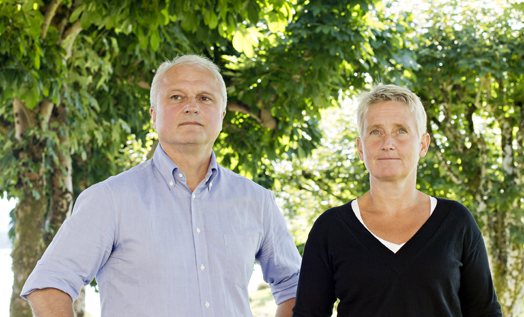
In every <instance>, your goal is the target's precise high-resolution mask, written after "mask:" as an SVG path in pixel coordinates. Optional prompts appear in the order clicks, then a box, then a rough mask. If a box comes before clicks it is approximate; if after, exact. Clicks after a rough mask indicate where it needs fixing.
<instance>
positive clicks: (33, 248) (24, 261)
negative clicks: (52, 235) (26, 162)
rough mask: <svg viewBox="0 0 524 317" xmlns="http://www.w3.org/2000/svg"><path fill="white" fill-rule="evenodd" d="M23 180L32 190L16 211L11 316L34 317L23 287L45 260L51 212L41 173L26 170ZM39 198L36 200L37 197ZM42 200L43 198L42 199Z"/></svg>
mask: <svg viewBox="0 0 524 317" xmlns="http://www.w3.org/2000/svg"><path fill="white" fill-rule="evenodd" d="M20 174H21V177H22V178H23V177H26V178H27V179H30V180H31V183H32V186H29V185H27V184H24V185H23V193H24V194H23V196H22V197H20V199H19V202H18V205H17V206H16V209H15V214H16V224H15V234H16V235H15V241H14V243H13V252H12V253H11V257H12V258H13V274H14V281H13V293H12V295H11V308H10V310H11V316H16V317H31V316H32V315H33V314H32V312H31V308H30V307H29V304H28V303H27V302H26V301H25V300H24V299H22V298H21V297H20V292H21V291H22V287H23V286H24V284H25V281H26V280H27V277H28V276H29V274H30V273H31V272H32V271H33V268H34V267H35V266H36V262H37V261H38V260H39V259H40V258H41V257H42V254H43V251H44V249H45V243H44V240H43V238H42V226H43V222H44V216H45V213H46V212H47V200H46V199H45V196H44V193H43V192H42V191H41V190H37V189H36V188H37V187H41V186H42V185H43V183H44V180H43V177H42V176H43V175H41V173H35V172H31V171H30V170H26V171H23V172H21V173H20ZM35 196H36V197H35ZM38 196H40V197H38Z"/></svg>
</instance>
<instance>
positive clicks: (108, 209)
mask: <svg viewBox="0 0 524 317" xmlns="http://www.w3.org/2000/svg"><path fill="white" fill-rule="evenodd" d="M113 210H114V208H113V206H112V200H111V197H110V192H109V189H108V187H107V185H106V184H103V183H101V184H97V185H94V186H91V187H90V188H88V189H87V190H85V191H84V192H82V194H81V195H80V196H79V197H78V199H77V201H76V203H75V206H74V209H73V214H72V216H71V217H70V218H69V219H67V220H66V221H65V222H64V223H63V225H62V226H61V227H60V229H59V230H58V233H57V234H56V236H55V237H54V239H53V241H52V242H51V244H50V245H49V247H48V248H47V250H46V251H45V253H44V255H43V256H42V258H41V259H40V260H39V261H38V263H37V265H36V267H35V269H34V270H33V272H32V273H31V274H30V275H29V278H28V279H27V281H26V283H25V285H24V287H23V289H22V292H21V294H20V295H21V296H22V297H23V298H25V299H27V295H29V294H30V293H32V292H33V291H35V290H37V289H44V288H56V289H59V290H61V291H63V292H65V293H67V294H69V296H71V299H72V300H75V299H76V298H77V297H78V294H79V292H80V289H81V287H82V285H87V284H89V283H90V282H91V281H92V280H93V278H94V277H95V275H96V273H97V272H98V270H99V268H101V267H102V266H103V265H104V263H105V262H106V261H107V259H108V258H109V255H110V254H111V250H112V247H113V240H114V233H115V223H116V222H115V219H114V216H115V215H114V212H112V211H113Z"/></svg>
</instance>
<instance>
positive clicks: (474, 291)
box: [459, 209, 502, 317]
mask: <svg viewBox="0 0 524 317" xmlns="http://www.w3.org/2000/svg"><path fill="white" fill-rule="evenodd" d="M466 211H467V209H466ZM467 217H468V219H466V221H465V227H466V228H465V236H464V242H463V243H464V249H463V256H462V263H463V267H462V270H461V277H460V290H459V298H460V304H461V308H462V314H463V316H465V317H469V316H486V317H487V316H502V312H501V307H500V304H499V303H498V301H497V295H496V294H495V288H494V286H493V280H492V278H491V272H490V269H489V262H488V255H487V252H486V247H485V245H484V240H483V238H482V234H481V232H480V229H479V228H478V226H477V224H476V222H475V220H474V219H473V217H472V216H471V213H470V212H469V211H467Z"/></svg>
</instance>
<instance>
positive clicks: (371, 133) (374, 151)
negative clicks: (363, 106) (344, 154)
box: [357, 101, 429, 182]
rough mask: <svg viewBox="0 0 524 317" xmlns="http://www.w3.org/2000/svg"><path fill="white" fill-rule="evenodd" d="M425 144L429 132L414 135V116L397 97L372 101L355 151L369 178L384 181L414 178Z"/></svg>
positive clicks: (427, 143) (415, 126)
mask: <svg viewBox="0 0 524 317" xmlns="http://www.w3.org/2000/svg"><path fill="white" fill-rule="evenodd" d="M428 146H429V135H428V134H427V133H425V134H424V135H423V136H422V137H421V136H419V135H418V132H417V125H416V122H415V116H414V115H413V113H412V112H411V110H410V109H409V107H408V106H407V105H406V104H404V103H402V102H398V101H384V102H380V103H377V104H374V105H372V106H371V107H370V108H369V109H368V112H367V113H366V115H365V117H364V127H363V135H362V136H360V137H359V138H357V148H358V154H359V156H360V159H361V160H362V161H364V164H365V165H366V168H367V170H368V171H369V173H370V174H371V178H375V179H376V180H379V181H385V182H394V181H400V180H405V179H408V178H410V177H414V179H416V170H417V163H418V160H419V158H420V157H423V156H425V155H426V153H427V150H428Z"/></svg>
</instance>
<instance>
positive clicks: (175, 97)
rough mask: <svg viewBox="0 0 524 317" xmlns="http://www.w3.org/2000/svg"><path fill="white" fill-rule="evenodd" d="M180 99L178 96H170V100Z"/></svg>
mask: <svg viewBox="0 0 524 317" xmlns="http://www.w3.org/2000/svg"><path fill="white" fill-rule="evenodd" d="M180 98H181V97H180V96H179V95H173V96H171V99H175V100H179V99H180Z"/></svg>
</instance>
